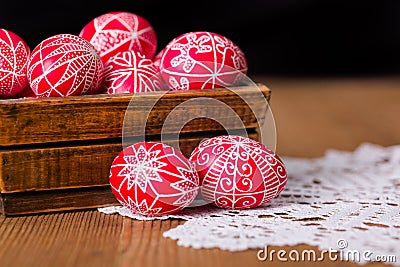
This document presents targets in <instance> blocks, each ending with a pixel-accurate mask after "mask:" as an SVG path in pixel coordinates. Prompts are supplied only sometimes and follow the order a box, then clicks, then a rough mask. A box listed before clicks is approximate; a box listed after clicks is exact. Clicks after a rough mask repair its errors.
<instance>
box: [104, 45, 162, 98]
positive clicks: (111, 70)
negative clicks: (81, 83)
mask: <svg viewBox="0 0 400 267" xmlns="http://www.w3.org/2000/svg"><path fill="white" fill-rule="evenodd" d="M161 88H162V81H161V79H160V77H159V75H158V68H157V67H156V66H155V65H154V64H153V61H152V60H151V59H148V58H146V57H145V56H144V55H143V54H142V53H140V52H138V51H134V50H132V51H124V52H119V53H117V54H116V55H115V56H113V57H111V58H110V59H109V60H108V61H107V62H106V63H105V64H104V80H103V84H102V91H106V92H107V93H108V94H122V93H141V92H151V91H159V90H161Z"/></svg>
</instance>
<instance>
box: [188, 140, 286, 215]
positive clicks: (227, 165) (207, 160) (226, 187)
mask: <svg viewBox="0 0 400 267" xmlns="http://www.w3.org/2000/svg"><path fill="white" fill-rule="evenodd" d="M189 160H190V161H191V162H192V163H193V164H194V165H195V167H196V170H197V171H198V174H199V178H200V185H201V195H202V197H203V198H204V200H205V201H206V202H209V203H213V204H215V205H216V206H218V207H221V208H227V209H245V208H254V207H257V206H260V205H262V204H264V203H267V202H269V201H270V200H272V199H273V198H275V197H277V196H278V195H279V193H280V192H281V191H282V190H283V188H284V187H285V185H286V182H287V172H286V169H285V166H284V163H283V161H282V160H281V159H280V157H279V156H278V155H276V154H275V153H274V152H273V151H271V150H270V149H268V148H267V147H265V146H264V145H263V144H261V143H259V142H257V141H255V140H253V139H250V138H247V137H242V136H235V135H226V136H217V137H213V138H210V139H207V140H206V141H204V142H202V143H200V145H198V146H197V147H196V148H195V149H194V151H193V152H192V154H191V156H190V159H189Z"/></svg>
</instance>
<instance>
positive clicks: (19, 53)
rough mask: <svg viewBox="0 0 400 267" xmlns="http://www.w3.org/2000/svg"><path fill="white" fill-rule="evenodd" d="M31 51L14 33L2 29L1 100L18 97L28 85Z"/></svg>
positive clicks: (0, 40) (0, 59)
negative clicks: (27, 72)
mask: <svg viewBox="0 0 400 267" xmlns="http://www.w3.org/2000/svg"><path fill="white" fill-rule="evenodd" d="M29 55H30V49H29V47H28V45H27V44H26V42H25V41H24V40H23V39H22V38H21V37H20V36H18V35H17V34H15V33H14V32H12V31H9V30H5V29H0V98H11V97H16V96H17V95H18V94H19V93H20V92H21V91H22V90H24V88H25V87H26V86H27V85H28V78H27V76H26V66H27V63H28V59H29Z"/></svg>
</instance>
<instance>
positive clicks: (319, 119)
mask: <svg viewBox="0 0 400 267" xmlns="http://www.w3.org/2000/svg"><path fill="white" fill-rule="evenodd" d="M253 79H254V80H255V81H258V82H262V83H264V84H266V85H267V86H268V87H270V89H271V90H272V98H271V107H272V111H273V114H274V118H275V122H276V126H277V134H278V139H277V152H278V154H280V155H282V156H297V157H317V156H322V155H323V154H324V152H325V151H326V149H329V148H337V149H344V150H352V149H354V148H356V147H357V146H358V145H360V144H361V143H363V142H372V143H376V144H380V145H384V146H388V145H393V144H399V143H400V123H399V115H400V78H396V77H383V78H341V79H334V78H329V79H327V78H325V79H323V78H317V79H311V78H277V77H253ZM181 223H184V221H178V220H163V221H160V220H156V221H147V222H143V221H136V220H131V219H129V218H123V217H121V216H119V215H105V214H102V213H99V212H97V211H96V210H87V211H78V212H65V213H55V214H48V215H35V216H20V217H7V218H6V217H4V216H0V266H143V267H144V266H191V267H195V266H281V265H285V266H286V265H292V266H310V265H315V266H338V265H340V266H357V264H356V263H349V262H330V261H327V262H317V263H312V264H311V263H308V262H302V261H300V262H287V263H284V262H277V261H274V262H260V261H258V260H257V255H256V253H257V250H248V251H243V252H235V253H233V252H228V251H223V250H219V249H193V248H185V247H180V246H178V245H177V244H176V241H173V240H171V239H168V238H164V237H162V233H163V232H164V231H166V230H168V229H170V228H171V227H175V226H177V225H178V224H181ZM266 241H267V240H266ZM309 248H314V247H309V246H307V245H298V246H294V247H283V248H282V249H285V250H287V251H289V250H291V249H298V250H299V251H301V250H302V249H309ZM270 249H281V248H278V247H271V248H270ZM314 249H315V248H314ZM399 256H400V255H399ZM397 260H400V259H399V258H398V259H397ZM368 266H384V265H383V264H378V263H374V264H368Z"/></svg>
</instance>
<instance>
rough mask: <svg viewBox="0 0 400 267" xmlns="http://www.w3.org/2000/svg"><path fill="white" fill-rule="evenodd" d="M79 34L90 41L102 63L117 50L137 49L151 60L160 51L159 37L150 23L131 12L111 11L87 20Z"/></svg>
mask: <svg viewBox="0 0 400 267" xmlns="http://www.w3.org/2000/svg"><path fill="white" fill-rule="evenodd" d="M79 36H81V37H83V38H85V39H86V40H88V41H89V42H90V43H91V44H92V45H93V46H94V47H95V48H96V50H97V51H98V53H99V54H100V57H101V59H102V60H103V62H106V61H107V60H108V59H109V58H110V57H112V56H114V55H116V54H117V53H118V52H123V51H130V50H135V51H139V52H141V53H143V54H144V55H145V56H146V57H147V58H150V59H152V58H153V57H154V55H155V53H156V50H157V36H156V32H155V30H154V28H153V26H152V25H151V24H150V22H149V21H148V20H147V19H145V18H144V17H142V16H139V15H137V14H133V13H131V12H121V11H115V12H109V13H106V14H103V15H100V16H98V17H96V18H94V19H92V20H91V21H90V22H89V23H87V24H86V25H85V26H84V27H83V29H82V31H81V32H80V34H79Z"/></svg>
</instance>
